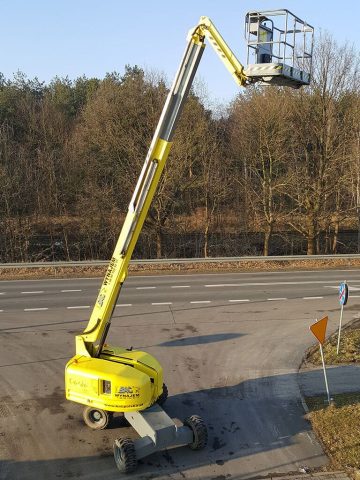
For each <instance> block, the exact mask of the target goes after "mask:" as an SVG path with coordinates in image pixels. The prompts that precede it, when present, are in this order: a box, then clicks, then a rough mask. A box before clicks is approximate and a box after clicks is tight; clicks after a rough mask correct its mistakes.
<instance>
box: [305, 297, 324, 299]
mask: <svg viewBox="0 0 360 480" xmlns="http://www.w3.org/2000/svg"><path fill="white" fill-rule="evenodd" d="M321 298H324V297H303V300H319V299H321Z"/></svg>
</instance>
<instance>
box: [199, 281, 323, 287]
mask: <svg viewBox="0 0 360 480" xmlns="http://www.w3.org/2000/svg"><path fill="white" fill-rule="evenodd" d="M321 283H329V281H328V280H306V281H305V280H303V281H298V282H251V283H217V284H215V283H214V284H208V285H204V287H207V288H214V287H262V286H267V285H313V284H321Z"/></svg>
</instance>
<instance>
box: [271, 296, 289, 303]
mask: <svg viewBox="0 0 360 480" xmlns="http://www.w3.org/2000/svg"><path fill="white" fill-rule="evenodd" d="M267 300H268V301H269V302H273V301H275V300H287V298H286V297H278V298H276V297H275V298H268V299H267Z"/></svg>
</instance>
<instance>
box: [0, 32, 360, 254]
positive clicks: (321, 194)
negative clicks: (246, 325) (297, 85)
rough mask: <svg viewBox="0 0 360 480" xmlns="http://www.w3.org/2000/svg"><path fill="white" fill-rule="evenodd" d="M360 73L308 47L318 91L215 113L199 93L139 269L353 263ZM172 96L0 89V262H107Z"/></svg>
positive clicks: (27, 86)
mask: <svg viewBox="0 0 360 480" xmlns="http://www.w3.org/2000/svg"><path fill="white" fill-rule="evenodd" d="M359 66H360V61H359V53H358V52H357V51H356V49H355V48H354V47H352V46H350V45H347V44H345V45H339V44H338V43H337V42H336V41H335V40H334V39H333V37H332V36H331V35H329V34H323V35H322V36H320V37H319V38H318V39H317V41H316V47H315V54H314V64H313V82H312V84H311V85H310V86H309V87H306V88H302V89H300V90H292V89H289V88H279V87H271V88H270V87H258V86H251V87H247V88H246V89H244V90H242V91H241V92H239V94H238V95H237V96H236V98H234V99H233V101H232V102H231V103H230V104H229V105H228V106H227V107H226V108H220V107H216V106H215V107H213V108H210V107H209V105H210V104H211V100H209V98H207V96H206V92H205V90H206V88H203V86H201V85H197V87H196V88H195V89H193V90H192V93H191V95H190V98H189V100H188V102H187V104H186V107H185V109H184V111H183V114H182V117H181V120H180V122H179V125H178V128H177V131H176V134H175V137H174V144H173V148H172V151H171V154H170V156H169V159H168V163H167V165H166V167H165V170H164V174H163V177H162V180H161V183H160V185H159V187H158V191H157V194H156V196H155V199H154V202H153V205H152V206H151V209H150V212H149V215H148V218H147V221H146V224H145V227H144V229H143V232H142V233H141V236H140V239H139V242H138V245H137V247H136V249H135V254H134V257H135V258H166V257H167V258H181V257H209V256H212V257H215V256H242V255H274V254H277V255H281V254H287V255H293V254H304V253H305V254H306V253H307V254H327V253H360V70H359ZM167 91H168V81H167V79H165V78H163V76H162V75H161V74H159V73H157V72H150V71H146V72H145V71H144V70H143V69H141V68H139V67H137V66H126V67H125V72H124V73H123V74H119V73H116V72H113V73H109V74H107V75H106V76H105V78H104V79H97V78H86V77H85V76H83V77H80V78H77V79H76V80H70V79H68V78H57V77H56V78H54V79H53V80H52V81H51V82H50V83H49V84H44V83H43V82H40V81H39V80H38V79H37V78H34V79H28V78H27V77H26V76H25V75H24V74H22V73H20V72H19V73H17V74H16V75H15V76H14V77H13V79H6V78H5V77H4V76H0V262H26V261H40V260H84V259H87V260H90V259H107V258H110V256H111V254H112V250H113V248H114V245H115V242H116V240H117V237H118V235H119V231H120V227H121V224H122V221H123V219H124V217H125V214H126V211H127V206H128V203H129V201H130V197H131V195H132V192H133V189H134V187H135V184H136V181H137V178H138V175H139V173H140V170H141V166H142V164H143V161H144V159H145V156H146V152H147V149H148V147H149V145H150V142H151V138H152V134H153V132H154V130H155V127H156V124H157V122H158V119H159V116H160V113H161V109H162V107H163V104H164V101H165V98H166V94H167Z"/></svg>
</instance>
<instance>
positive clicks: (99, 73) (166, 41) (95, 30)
mask: <svg viewBox="0 0 360 480" xmlns="http://www.w3.org/2000/svg"><path fill="white" fill-rule="evenodd" d="M0 7H1V13H0V45H1V54H0V72H2V73H3V74H4V75H5V77H7V78H12V76H13V74H14V73H15V72H17V71H19V70H20V71H22V72H23V73H25V74H26V75H27V76H28V77H29V78H33V77H35V76H36V77H38V79H39V80H41V81H45V82H46V83H48V82H49V81H50V80H51V79H52V78H53V77H55V76H59V77H66V76H68V77H69V78H70V79H75V78H76V77H78V76H81V75H86V76H87V77H98V78H103V77H104V75H105V74H106V72H112V71H117V72H120V73H122V72H123V71H124V66H125V65H126V64H129V65H131V66H133V65H138V66H140V67H142V68H144V69H146V70H150V71H153V70H154V71H157V72H160V73H162V74H164V75H165V77H166V78H167V79H168V81H169V82H171V80H172V78H173V76H174V75H175V73H176V70H177V68H178V65H179V63H180V60H181V58H182V54H183V51H184V49H185V46H186V35H187V32H188V31H189V29H190V28H191V27H193V26H195V25H196V24H197V22H198V20H199V18H200V16H202V15H205V16H208V17H210V18H211V20H212V21H213V22H214V24H215V25H216V27H217V28H218V30H219V31H220V33H221V35H222V36H223V37H224V39H225V40H226V42H227V43H228V44H229V46H230V47H231V49H232V50H233V51H234V53H235V54H236V56H237V57H238V59H239V60H240V61H241V62H242V63H245V61H246V49H245V40H244V17H245V14H246V12H248V11H256V10H272V9H279V8H287V9H288V10H290V11H292V12H293V13H294V14H296V15H297V16H298V17H300V18H302V19H303V20H305V21H307V22H308V23H310V24H311V25H313V26H314V27H315V29H316V33H319V32H320V31H323V32H325V31H328V32H330V33H332V34H333V36H334V38H335V39H336V40H337V41H338V42H339V43H340V44H341V43H344V42H345V41H348V42H350V43H351V44H354V45H355V46H356V47H358V48H359V49H360V45H359V40H358V39H359V33H358V30H359V21H360V0H343V1H341V2H340V1H335V0H301V2H299V1H296V0H280V1H279V0H237V1H235V0H197V1H194V0H178V1H176V2H171V1H170V0H168V1H165V0H152V1H149V0H148V1H146V0H132V1H131V0H96V1H95V0H0ZM198 81H199V82H200V83H201V84H205V85H206V89H207V92H208V95H209V97H210V98H211V99H212V100H213V101H214V102H217V103H227V102H228V101H230V100H231V99H232V98H233V97H234V96H235V95H236V94H237V93H238V87H237V86H236V84H235V82H234V81H233V79H232V77H231V76H230V75H229V73H228V72H227V71H226V69H225V68H224V66H223V65H222V64H221V62H219V59H218V58H217V56H216V54H215V53H214V52H213V51H212V47H211V46H210V45H208V47H207V48H206V51H205V54H204V55H203V58H202V62H201V65H200V67H199V70H198Z"/></svg>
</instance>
